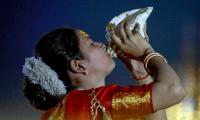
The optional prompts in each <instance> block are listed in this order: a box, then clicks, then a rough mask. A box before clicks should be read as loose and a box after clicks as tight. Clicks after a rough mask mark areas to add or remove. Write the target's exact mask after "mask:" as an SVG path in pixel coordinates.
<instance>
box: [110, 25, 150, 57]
mask: <svg viewBox="0 0 200 120" xmlns="http://www.w3.org/2000/svg"><path fill="white" fill-rule="evenodd" d="M137 28H138V27H137V25H136V26H135V28H134V29H133V31H131V30H130V29H129V25H128V24H127V23H126V24H124V23H121V24H120V33H119V34H120V35H116V33H115V31H114V30H112V31H111V39H112V42H113V43H114V44H116V45H117V47H119V48H120V49H121V50H122V51H123V52H125V53H126V54H130V55H132V56H133V57H136V58H137V57H141V56H143V55H144V53H145V50H147V49H149V48H151V45H150V44H149V43H148V42H147V41H146V40H145V39H144V38H143V37H142V36H141V35H140V33H139V32H137V31H136V30H137Z"/></svg>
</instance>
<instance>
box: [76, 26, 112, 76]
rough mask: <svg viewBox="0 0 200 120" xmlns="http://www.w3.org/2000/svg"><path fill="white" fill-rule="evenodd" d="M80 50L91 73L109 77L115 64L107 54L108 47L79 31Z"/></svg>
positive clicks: (77, 32)
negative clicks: (103, 73)
mask: <svg viewBox="0 0 200 120" xmlns="http://www.w3.org/2000/svg"><path fill="white" fill-rule="evenodd" d="M76 34H77V36H78V38H79V49H80V52H81V55H82V56H83V57H84V59H86V60H87V61H88V69H89V72H92V73H94V74H95V73H96V72H105V74H106V75H108V74H109V73H110V72H111V71H112V70H113V68H114V67H115V62H114V60H113V58H112V57H111V56H109V55H108V53H107V52H106V46H105V45H104V44H102V43H100V42H94V41H93V40H92V39H91V38H90V37H89V35H88V34H87V33H86V32H84V31H82V30H77V31H76Z"/></svg>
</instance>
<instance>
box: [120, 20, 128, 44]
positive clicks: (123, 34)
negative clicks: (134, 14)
mask: <svg viewBox="0 0 200 120" xmlns="http://www.w3.org/2000/svg"><path fill="white" fill-rule="evenodd" d="M125 25H126V23H124V22H122V23H120V35H121V36H122V38H123V42H124V41H126V40H128V39H127V36H126V33H125V30H124V28H125Z"/></svg>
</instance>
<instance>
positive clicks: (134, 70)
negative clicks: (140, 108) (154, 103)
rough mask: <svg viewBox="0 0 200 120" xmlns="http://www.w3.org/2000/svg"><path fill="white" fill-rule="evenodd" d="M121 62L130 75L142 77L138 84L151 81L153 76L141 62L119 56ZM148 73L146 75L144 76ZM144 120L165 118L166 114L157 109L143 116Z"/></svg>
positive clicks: (162, 119)
mask: <svg viewBox="0 0 200 120" xmlns="http://www.w3.org/2000/svg"><path fill="white" fill-rule="evenodd" d="M120 59H121V60H122V62H123V63H124V64H125V66H126V67H127V68H128V70H129V71H130V72H131V74H132V76H133V77H134V78H135V79H136V80H137V79H140V78H144V79H142V80H137V81H138V82H139V84H140V85H147V84H149V83H152V82H153V78H152V76H151V75H149V74H148V72H147V71H146V70H145V68H144V65H143V63H142V62H140V61H137V60H133V59H125V58H123V56H121V57H120ZM147 74H148V76H147V77H144V76H146V75H147ZM144 118H145V120H167V115H166V112H165V110H159V111H157V112H154V113H151V114H148V115H146V116H144Z"/></svg>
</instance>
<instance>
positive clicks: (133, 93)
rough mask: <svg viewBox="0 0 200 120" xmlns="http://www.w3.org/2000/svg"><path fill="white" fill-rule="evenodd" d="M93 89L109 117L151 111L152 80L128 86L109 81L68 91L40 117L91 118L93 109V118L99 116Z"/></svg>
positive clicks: (130, 118)
mask: <svg viewBox="0 0 200 120" xmlns="http://www.w3.org/2000/svg"><path fill="white" fill-rule="evenodd" d="M92 92H95V95H94V96H95V97H96V99H97V101H99V103H100V104H101V106H103V107H104V109H105V111H106V112H107V113H108V115H109V116H110V117H111V119H112V120H138V119H140V120H141V118H142V116H143V115H146V114H148V113H152V112H153V111H154V110H153V105H152V84H149V85H143V86H129V87H120V86H117V85H110V86H103V87H100V88H96V89H90V90H74V91H71V92H69V93H68V94H67V95H66V96H65V98H64V99H63V101H62V103H60V104H58V105H57V106H56V107H55V108H52V109H49V110H48V111H47V112H46V113H44V114H43V116H42V120H92V117H93V116H94V114H95V113H96V114H95V115H96V116H95V120H102V119H103V112H102V110H101V109H99V108H98V107H96V106H95V105H94V104H95V102H92V100H93V99H94V96H93V95H92ZM92 106H93V107H92ZM95 107H96V108H95ZM92 108H94V109H92ZM95 110H96V111H95ZM91 113H94V114H91Z"/></svg>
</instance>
